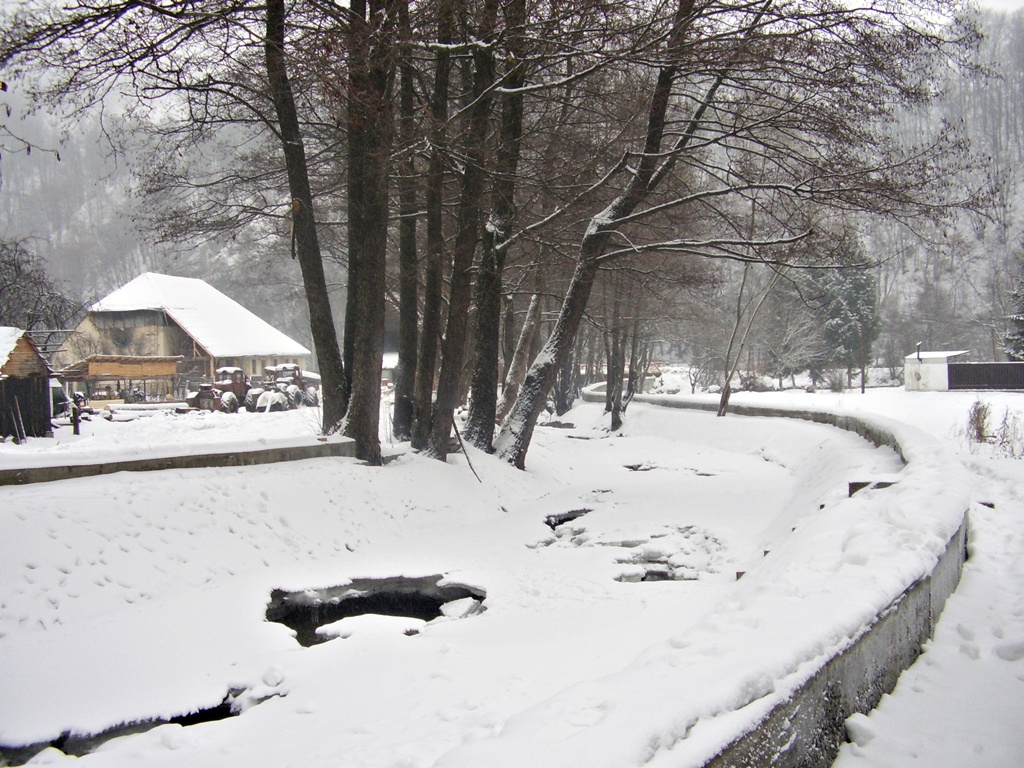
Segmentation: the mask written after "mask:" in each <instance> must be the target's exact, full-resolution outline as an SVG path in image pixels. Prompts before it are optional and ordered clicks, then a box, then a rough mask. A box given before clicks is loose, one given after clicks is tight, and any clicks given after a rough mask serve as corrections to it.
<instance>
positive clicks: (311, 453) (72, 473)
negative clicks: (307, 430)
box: [0, 438, 355, 485]
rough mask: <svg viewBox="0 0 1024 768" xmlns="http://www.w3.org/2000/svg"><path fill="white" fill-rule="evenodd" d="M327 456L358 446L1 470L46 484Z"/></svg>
mask: <svg viewBox="0 0 1024 768" xmlns="http://www.w3.org/2000/svg"><path fill="white" fill-rule="evenodd" d="M324 456H355V442H354V441H352V440H349V439H347V438H330V439H329V440H326V441H324V442H319V441H318V442H316V443H311V444H309V445H291V446H280V447H269V448H260V449H256V450H238V451H226V452H218V453H205V454H196V455H193V456H163V457H154V458H142V459H131V460H125V461H107V462H98V463H94V464H67V465H64V466H53V467H25V468H18V469H0V485H23V484H26V483H45V482H50V481H53V480H67V479H69V478H74V477H94V476H96V475H109V474H112V473H114V472H150V471H153V470H158V469H195V468H198V467H244V466H252V465H256V464H271V463H274V462H279V461H299V460H301V459H318V458H322V457H324Z"/></svg>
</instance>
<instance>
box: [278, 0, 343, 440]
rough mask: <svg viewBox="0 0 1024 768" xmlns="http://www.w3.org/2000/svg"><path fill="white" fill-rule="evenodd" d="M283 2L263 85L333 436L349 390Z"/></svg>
mask: <svg viewBox="0 0 1024 768" xmlns="http://www.w3.org/2000/svg"><path fill="white" fill-rule="evenodd" d="M285 13H286V12H285V5H284V0H268V2H267V17H266V18H267V37H266V41H265V43H264V53H265V57H266V67H267V80H268V82H269V84H270V91H271V96H272V98H273V101H274V110H275V112H276V113H277V122H278V137H279V138H280V140H281V148H282V151H283V152H284V160H285V167H286V170H287V173H288V190H289V193H290V194H291V197H292V256H293V258H297V259H298V262H299V268H300V270H301V271H302V282H303V285H304V286H305V293H306V305H307V306H308V308H309V322H310V332H311V334H312V336H313V347H314V349H315V350H316V356H317V360H318V362H319V364H320V375H321V377H322V380H323V388H324V404H323V409H324V411H323V430H324V432H325V433H330V432H334V431H336V430H337V429H338V428H339V427H340V426H341V422H342V419H344V418H345V412H346V410H347V408H348V398H349V390H348V387H347V385H346V378H345V366H344V364H343V363H342V359H341V350H340V348H339V346H338V334H337V331H336V330H335V328H334V316H333V315H332V314H331V299H330V295H329V294H328V292H327V280H326V278H325V277H324V264H323V260H322V258H321V256H320V240H319V238H318V236H317V231H316V219H315V216H314V209H313V193H312V191H311V189H310V185H309V173H308V170H307V166H306V151H305V146H304V145H303V142H302V132H301V131H300V130H299V118H298V113H297V111H296V109H295V98H294V95H293V93H292V86H291V81H290V80H289V79H288V67H287V63H286V60H285V55H284V37H285V31H284V30H285Z"/></svg>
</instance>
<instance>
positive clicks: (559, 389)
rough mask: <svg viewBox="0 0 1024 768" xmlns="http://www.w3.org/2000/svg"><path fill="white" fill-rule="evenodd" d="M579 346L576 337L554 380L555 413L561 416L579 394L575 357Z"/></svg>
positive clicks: (577, 355)
mask: <svg viewBox="0 0 1024 768" xmlns="http://www.w3.org/2000/svg"><path fill="white" fill-rule="evenodd" d="M580 346H581V345H580V341H579V339H578V338H577V340H576V343H575V344H574V345H573V348H572V350H571V351H570V353H569V355H568V356H566V358H565V364H564V365H563V366H562V368H561V370H559V371H558V378H557V379H556V380H555V396H554V400H555V413H556V414H557V415H558V416H563V415H564V414H566V413H567V412H568V411H569V409H570V408H572V404H573V402H574V401H575V400H576V397H577V395H578V394H579V382H578V378H579V373H578V368H579V366H578V364H577V358H578V357H579V351H580Z"/></svg>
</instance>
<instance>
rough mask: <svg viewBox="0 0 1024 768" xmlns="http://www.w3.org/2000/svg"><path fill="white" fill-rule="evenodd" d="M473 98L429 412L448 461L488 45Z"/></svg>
mask: <svg viewBox="0 0 1024 768" xmlns="http://www.w3.org/2000/svg"><path fill="white" fill-rule="evenodd" d="M497 12H498V0H486V2H485V3H484V8H483V11H482V13H483V18H482V20H481V24H480V27H481V34H480V37H481V39H482V40H483V41H484V42H490V41H491V40H492V38H493V36H494V25H495V22H496V20H497ZM473 64H474V66H473V101H472V103H471V105H470V107H469V127H468V130H467V132H466V146H465V153H466V165H465V169H464V170H463V172H462V193H461V198H460V201H459V224H458V231H457V233H456V235H455V251H454V253H453V255H452V280H451V287H450V290H449V298H448V322H447V323H446V324H445V334H444V340H443V342H442V350H441V371H440V373H439V374H438V379H437V396H436V398H435V400H434V409H433V411H432V413H431V417H430V444H429V447H428V449H427V450H428V452H429V453H430V455H431V456H434V457H435V458H438V459H440V460H441V461H444V460H445V459H446V458H447V456H448V439H449V437H450V436H451V427H452V418H453V416H454V414H455V406H456V404H457V403H458V395H459V384H460V379H461V376H462V370H463V363H464V362H465V347H466V333H467V330H468V327H469V307H470V299H471V292H472V275H471V271H472V267H473V253H474V252H475V250H476V244H477V240H478V238H479V230H480V200H481V196H482V194H483V189H484V184H483V181H484V164H485V162H486V158H485V151H484V147H485V142H486V137H487V125H488V122H489V119H490V111H491V101H492V99H491V97H490V95H489V93H490V89H491V86H492V85H493V84H494V53H493V51H492V49H491V48H490V46H481V47H477V48H474V50H473Z"/></svg>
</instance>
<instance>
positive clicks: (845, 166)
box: [495, 0, 973, 467]
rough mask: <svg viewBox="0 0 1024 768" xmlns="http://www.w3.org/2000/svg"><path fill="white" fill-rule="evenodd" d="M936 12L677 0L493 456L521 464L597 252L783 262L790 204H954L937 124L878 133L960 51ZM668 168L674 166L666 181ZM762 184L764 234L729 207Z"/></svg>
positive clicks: (951, 151)
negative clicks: (638, 144) (639, 129)
mask: <svg viewBox="0 0 1024 768" xmlns="http://www.w3.org/2000/svg"><path fill="white" fill-rule="evenodd" d="M938 10H939V8H938V6H936V4H934V3H932V2H902V3H897V2H891V3H882V4H880V5H872V6H870V7H860V6H845V5H837V4H834V3H830V2H816V0H808V2H804V3H776V2H774V1H773V0H764V1H763V2H756V3H750V4H744V5H741V6H736V5H732V4H718V3H716V2H713V1H706V2H696V1H695V0H680V2H679V3H678V5H677V6H676V8H675V12H674V15H673V18H672V19H671V21H670V22H669V24H668V25H667V26H666V28H665V30H664V37H663V39H664V40H665V45H664V48H663V50H662V51H661V53H660V54H658V55H652V56H651V57H650V58H649V59H648V61H649V62H654V63H656V64H657V67H656V69H655V71H654V72H653V73H652V78H653V79H654V84H653V86H652V88H651V91H650V97H649V99H648V101H647V105H646V114H647V131H646V136H645V139H644V142H643V149H642V151H640V152H639V153H635V154H630V155H627V156H626V157H625V158H624V159H623V162H622V163H621V164H620V166H618V167H617V168H616V169H615V172H613V173H612V174H610V175H611V176H617V175H618V174H619V173H621V175H622V177H623V178H624V181H622V182H621V186H620V187H619V189H620V191H619V193H618V194H617V195H616V196H615V197H614V199H613V200H612V202H611V203H610V204H609V205H607V206H606V207H605V208H604V209H603V210H601V211H600V212H599V213H597V214H596V215H594V216H593V217H592V218H591V221H590V225H589V227H588V228H587V231H586V233H585V234H584V236H583V238H582V240H581V242H580V247H579V251H578V256H577V261H576V271H575V274H574V276H573V278H572V281H571V283H570V285H569V287H568V290H567V292H566V295H565V299H564V301H563V303H562V309H561V312H560V314H559V317H558V319H557V321H556V323H555V325H554V328H553V330H552V333H551V336H550V337H549V338H548V341H547V343H546V345H545V347H544V349H543V350H542V351H541V353H540V354H539V356H538V358H537V359H536V360H535V362H534V364H533V366H532V367H531V370H530V373H529V374H528V376H527V379H526V383H525V384H524V387H523V390H522V392H521V394H520V396H519V398H518V400H517V402H516V404H515V406H514V407H513V409H512V412H511V414H510V415H509V417H508V419H507V420H506V422H505V424H504V425H503V426H502V429H501V432H500V434H499V436H498V438H497V439H496V441H495V444H496V448H497V450H498V452H499V454H500V455H501V456H502V457H503V458H505V459H506V460H507V461H509V462H511V463H513V464H514V465H516V466H519V467H522V466H523V465H524V462H525V457H526V452H527V449H528V447H529V444H530V440H531V438H532V434H533V429H534V426H535V424H536V421H537V418H538V416H539V414H540V412H541V411H542V410H543V408H544V405H545V401H546V398H547V396H548V393H549V392H550V391H551V386H552V384H553V382H554V378H555V376H556V374H557V370H558V369H559V367H560V366H561V363H562V362H563V360H564V358H565V356H566V355H567V354H568V353H569V350H570V349H571V348H572V345H573V342H574V338H575V335H576V331H577V329H578V327H579V323H580V319H581V318H582V316H583V313H584V311H585V309H586V306H587V302H588V299H589V297H590V293H591V289H592V286H593V284H594V279H595V277H596V275H597V272H598V270H599V269H600V267H601V265H602V264H603V263H607V262H609V261H611V260H613V259H616V258H619V257H621V256H624V255H626V254H637V253H643V252H648V251H655V250H657V251H665V252H669V251H675V252H680V253H689V254H697V255H703V256H706V257H711V258H727V259H734V260H737V261H751V262H759V263H770V264H771V263H774V264H782V265H786V264H790V263H791V261H792V260H791V259H790V258H789V257H788V255H787V253H786V252H785V250H784V249H783V248H782V247H781V246H784V244H785V243H787V242H789V243H792V242H796V241H798V240H800V239H803V238H809V237H811V236H813V235H814V231H813V230H810V229H806V230H803V231H800V230H798V229H794V228H793V227H792V226H791V225H790V224H789V221H790V220H791V217H792V214H793V213H795V212H796V211H798V210H800V209H801V208H805V207H808V206H821V207H822V208H823V209H825V210H838V211H850V210H859V211H869V212H874V213H878V214H880V215H883V216H889V217H896V218H903V219H907V218H912V217H916V216H929V215H937V214H939V213H941V212H943V211H945V210H948V209H949V208H950V206H951V205H955V204H962V203H965V202H968V201H967V200H966V199H964V198H961V199H959V200H950V199H949V198H947V197H945V196H944V195H943V194H942V187H943V182H944V181H945V179H946V178H948V177H949V175H950V174H951V173H952V172H953V171H954V170H956V167H955V166H956V162H953V163H951V164H949V165H947V163H949V161H950V159H951V158H953V159H954V160H955V158H956V152H957V150H958V149H959V147H958V145H957V144H956V142H955V141H954V140H952V139H950V138H949V137H948V136H943V135H940V136H938V137H937V138H936V139H935V141H934V142H931V143H926V145H924V146H914V147H907V146H900V145H898V144H897V143H896V142H893V141H890V140H888V139H887V138H886V134H885V132H884V127H885V121H886V119H887V118H890V117H891V116H892V114H893V111H894V110H895V109H896V108H897V107H914V106H917V105H920V104H923V103H926V102H927V101H928V100H929V99H930V98H932V97H933V95H934V91H933V89H932V88H931V86H930V84H929V77H930V73H931V72H932V71H933V70H932V65H933V63H934V62H936V61H937V60H940V59H941V60H942V61H944V62H949V61H954V62H957V61H962V59H963V57H962V55H961V52H962V51H963V50H964V46H965V43H970V42H971V41H972V39H973V38H972V34H971V30H963V29H959V28H957V27H956V26H955V24H954V18H953V16H952V15H943V14H940V13H937V11H938ZM956 10H957V9H955V8H953V9H951V13H953V14H955V12H956ZM680 118H681V119H680ZM752 160H753V161H754V162H752ZM761 160H766V161H767V167H766V166H765V165H764V164H763V163H762V162H759V161H761ZM680 170H682V171H686V172H687V173H688V174H690V175H689V176H688V177H687V180H686V181H685V183H681V184H680V183H678V181H677V182H676V184H675V185H673V184H672V183H671V182H670V181H668V180H669V179H670V177H672V179H673V180H676V179H678V178H679V177H678V176H677V175H676V172H678V171H680ZM766 195H770V196H771V198H772V200H773V204H772V210H773V211H788V212H789V215H787V216H786V217H785V218H780V219H779V221H778V229H777V231H775V232H772V233H771V235H770V236H769V237H767V238H765V239H763V240H762V239H759V237H756V236H755V237H754V238H751V237H750V236H749V235H747V234H746V233H743V232H742V230H740V229H739V228H737V227H736V225H735V221H736V218H737V216H738V215H741V214H743V215H745V213H746V211H745V209H746V206H747V205H748V204H749V201H750V200H751V199H753V198H754V197H755V196H766ZM667 211H673V212H674V215H675V216H676V217H678V220H679V221H680V226H679V231H678V232H679V233H678V236H677V237H675V238H672V239H668V240H658V241H656V242H651V241H650V240H649V239H648V238H647V233H644V232H643V231H642V230H640V228H639V224H640V223H641V222H642V221H645V220H647V219H648V218H649V217H650V216H651V215H652V214H654V213H659V214H660V213H665V212H667ZM698 211H703V212H705V214H706V216H709V217H710V218H705V222H704V226H703V227H701V226H696V225H695V222H696V221H697V218H698V217H697V216H696V215H695V212H698ZM716 220H717V223H716ZM758 231H759V232H760V231H763V230H761V229H759V230H758Z"/></svg>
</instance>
